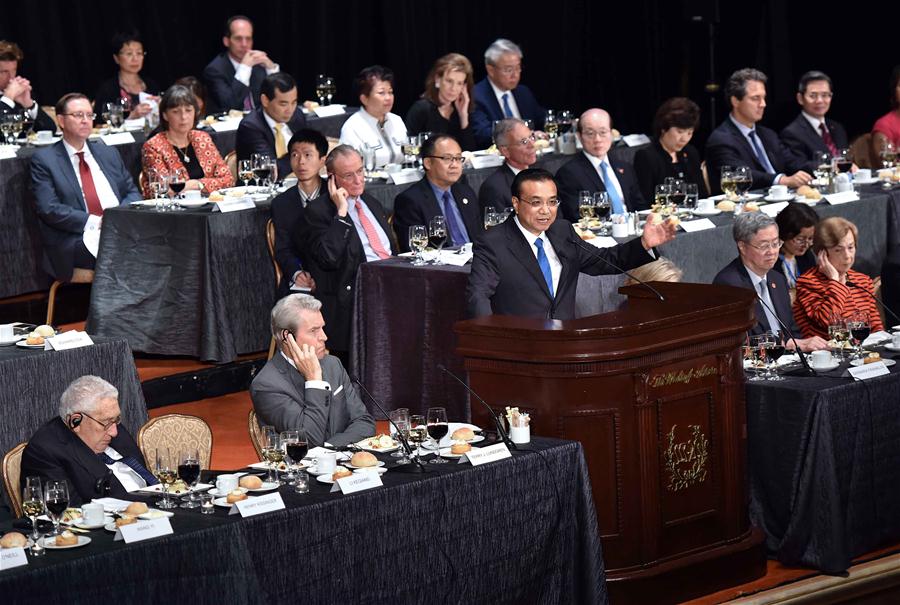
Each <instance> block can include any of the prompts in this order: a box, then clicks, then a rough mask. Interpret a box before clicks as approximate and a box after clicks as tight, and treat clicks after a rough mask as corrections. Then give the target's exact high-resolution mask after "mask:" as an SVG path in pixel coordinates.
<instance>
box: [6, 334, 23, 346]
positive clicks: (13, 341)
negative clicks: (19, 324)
mask: <svg viewBox="0 0 900 605" xmlns="http://www.w3.org/2000/svg"><path fill="white" fill-rule="evenodd" d="M26 337H27V334H16V335H15V336H13V337H12V339H11V340H0V347H5V346H7V345H11V344H14V343H17V342H19V341H20V340H22V339H23V338H26Z"/></svg>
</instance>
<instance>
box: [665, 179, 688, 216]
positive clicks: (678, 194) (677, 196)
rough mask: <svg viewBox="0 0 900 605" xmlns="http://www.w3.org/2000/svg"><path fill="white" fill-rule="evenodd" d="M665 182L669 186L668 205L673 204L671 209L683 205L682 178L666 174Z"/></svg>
mask: <svg viewBox="0 0 900 605" xmlns="http://www.w3.org/2000/svg"><path fill="white" fill-rule="evenodd" d="M665 184H666V185H668V186H669V205H670V206H673V210H674V209H677V208H679V207H682V206H684V198H685V193H684V179H679V178H676V177H674V176H668V177H666V180H665Z"/></svg>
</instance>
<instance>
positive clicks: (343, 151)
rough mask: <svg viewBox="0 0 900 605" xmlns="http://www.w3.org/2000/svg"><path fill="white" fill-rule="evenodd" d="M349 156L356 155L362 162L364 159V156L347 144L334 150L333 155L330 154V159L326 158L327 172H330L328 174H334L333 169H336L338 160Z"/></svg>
mask: <svg viewBox="0 0 900 605" xmlns="http://www.w3.org/2000/svg"><path fill="white" fill-rule="evenodd" d="M348 155H355V156H356V157H358V158H359V159H360V160H362V159H363V157H362V154H361V153H360V152H359V151H358V150H357V149H356V148H355V147H353V146H351V145H347V144H346V143H343V144H341V145H338V146H337V147H335V148H334V149H332V150H331V153H329V154H328V157H326V158H325V170H327V171H328V174H332V173H333V172H334V170H332V168H333V167H334V162H335V160H337V159H338V158H343V157H346V156H348Z"/></svg>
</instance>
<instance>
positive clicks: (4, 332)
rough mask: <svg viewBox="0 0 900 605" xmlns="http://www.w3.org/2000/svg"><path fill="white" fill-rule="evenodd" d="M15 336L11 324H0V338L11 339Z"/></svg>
mask: <svg viewBox="0 0 900 605" xmlns="http://www.w3.org/2000/svg"><path fill="white" fill-rule="evenodd" d="M13 336H15V332H14V331H13V325H12V324H0V340H4V341H5V340H12V339H13Z"/></svg>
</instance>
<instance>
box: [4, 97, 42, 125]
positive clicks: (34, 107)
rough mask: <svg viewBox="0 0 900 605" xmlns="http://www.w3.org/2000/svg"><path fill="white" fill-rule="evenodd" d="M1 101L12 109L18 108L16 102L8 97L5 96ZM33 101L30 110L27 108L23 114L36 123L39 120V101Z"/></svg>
mask: <svg viewBox="0 0 900 605" xmlns="http://www.w3.org/2000/svg"><path fill="white" fill-rule="evenodd" d="M0 101H2V102H3V103H6V104H7V105H9V107H10V108H11V109H15V108H16V102H15V101H13V100H12V99H10V98H9V97H7V96H6V95H3V96H2V97H0ZM31 101H32V103H33V104H32V106H31V107H29V108H26V109H25V110H24V112H23V113H24V114H25V115H26V116H27V117H28V119H29V120H31V121H34V120H36V119H37V114H38V104H37V101H35V100H34V99H31Z"/></svg>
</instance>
